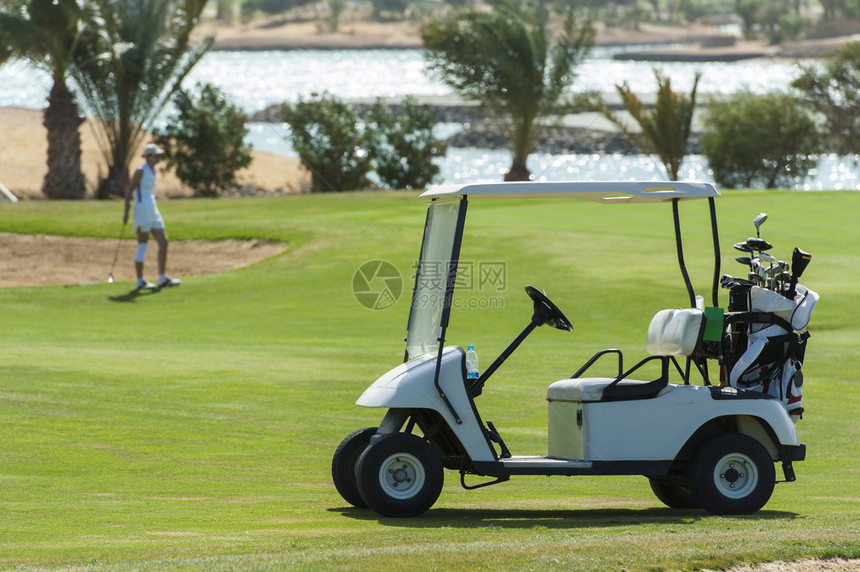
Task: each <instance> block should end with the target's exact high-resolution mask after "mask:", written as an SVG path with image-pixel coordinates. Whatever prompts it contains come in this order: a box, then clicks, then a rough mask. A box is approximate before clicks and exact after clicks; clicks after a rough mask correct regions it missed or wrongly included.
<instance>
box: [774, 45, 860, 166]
mask: <svg viewBox="0 0 860 572" xmlns="http://www.w3.org/2000/svg"><path fill="white" fill-rule="evenodd" d="M791 85H792V87H794V88H795V89H798V90H800V92H801V93H802V97H803V98H804V99H805V100H806V101H807V103H808V104H809V105H811V106H812V108H813V109H815V111H817V112H819V113H821V114H822V115H823V116H824V117H825V118H826V122H827V130H828V132H829V135H830V139H829V140H830V142H831V144H832V145H833V146H834V147H835V150H836V151H837V152H838V153H844V154H851V155H853V154H857V153H860V42H852V43H849V44H846V45H845V46H843V47H842V48H840V49H839V50H838V51H837V52H836V55H834V56H833V57H831V58H830V59H828V60H827V62H826V63H825V64H824V65H823V66H820V65H815V66H809V67H804V68H803V73H802V74H801V75H800V76H799V77H798V78H797V79H795V80H794V82H792V84H791Z"/></svg>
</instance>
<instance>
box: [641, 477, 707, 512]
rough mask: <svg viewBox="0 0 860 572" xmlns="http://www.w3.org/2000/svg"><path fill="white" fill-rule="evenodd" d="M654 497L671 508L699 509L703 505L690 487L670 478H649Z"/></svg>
mask: <svg viewBox="0 0 860 572" xmlns="http://www.w3.org/2000/svg"><path fill="white" fill-rule="evenodd" d="M648 482H649V483H650V484H651V490H652V491H654V496H656V497H657V499H658V500H659V501H660V502H662V503H663V504H664V505H666V506H668V507H669V508H699V507H700V506H701V505H700V504H699V501H698V500H697V499H696V497H695V496H694V495H693V492H692V491H691V490H690V487H689V485H684V484H683V483H681V482H679V480H677V479H671V478H669V477H648Z"/></svg>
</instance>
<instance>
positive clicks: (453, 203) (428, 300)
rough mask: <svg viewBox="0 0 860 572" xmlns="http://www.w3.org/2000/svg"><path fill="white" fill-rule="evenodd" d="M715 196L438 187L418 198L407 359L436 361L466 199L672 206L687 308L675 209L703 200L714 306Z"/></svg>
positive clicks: (649, 186) (646, 187) (667, 187)
mask: <svg viewBox="0 0 860 572" xmlns="http://www.w3.org/2000/svg"><path fill="white" fill-rule="evenodd" d="M719 195H720V193H719V191H718V190H717V188H716V186H714V185H713V184H710V183H695V182H683V183H680V182H623V181H612V182H604V181H591V182H588V181H571V182H506V183H478V184H468V185H442V186H438V187H434V188H431V189H429V190H428V191H427V192H425V193H423V194H422V195H421V197H422V198H429V199H430V203H429V206H428V209H427V219H426V222H425V225H424V238H423V241H422V244H421V254H420V258H419V260H418V266H417V270H416V273H415V287H414V289H413V292H412V305H411V308H410V313H409V325H408V328H407V334H406V356H405V357H406V359H407V360H409V359H411V358H414V357H416V356H419V355H421V354H426V353H433V352H440V355H441V350H442V346H443V344H444V341H445V329H446V328H447V327H448V318H449V316H450V313H451V300H452V299H453V292H454V284H455V279H456V277H457V265H458V261H459V257H460V244H461V241H462V237H463V228H464V225H465V218H466V206H467V202H468V201H467V197H468V198H481V199H484V198H564V197H577V198H581V199H587V200H591V201H595V202H600V203H604V204H630V203H654V202H662V203H666V202H671V203H672V204H673V211H674V215H675V235H676V242H677V246H678V258H679V262H680V265H681V271H682V274H683V275H684V281H685V283H686V285H687V289H688V292H689V293H690V299H691V305H694V304H695V295H694V293H693V288H692V285H691V284H690V280H689V277H688V276H687V271H686V268H685V266H684V261H683V253H682V249H681V239H680V223H679V220H678V211H677V208H678V202H679V201H682V200H686V199H701V198H707V199H708V200H709V201H710V203H711V223H712V227H713V234H714V249H715V270H714V285H713V291H714V292H713V296H714V299H715V302H714V305H715V306H716V305H717V304H716V288H717V282H718V277H719V245H718V238H717V231H716V214H715V211H714V206H713V199H714V197H718V196H719Z"/></svg>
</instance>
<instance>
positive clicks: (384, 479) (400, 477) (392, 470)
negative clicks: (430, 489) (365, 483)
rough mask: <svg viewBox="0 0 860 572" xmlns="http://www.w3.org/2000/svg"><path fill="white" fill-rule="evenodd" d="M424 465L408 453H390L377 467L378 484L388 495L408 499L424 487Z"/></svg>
mask: <svg viewBox="0 0 860 572" xmlns="http://www.w3.org/2000/svg"><path fill="white" fill-rule="evenodd" d="M425 478H426V477H425V472H424V465H422V464H421V462H420V461H419V460H418V459H417V458H416V457H414V456H413V455H410V454H408V453H398V454H397V455H391V456H390V457H388V458H387V459H385V461H383V463H382V466H380V468H379V484H380V485H381V486H382V490H383V491H384V492H385V494H387V495H388V496H390V497H393V498H397V499H408V498H410V497H413V496H415V495H416V494H417V493H418V491H420V490H421V489H422V487H424V480H425Z"/></svg>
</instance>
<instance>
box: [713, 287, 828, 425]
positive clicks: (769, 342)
mask: <svg viewBox="0 0 860 572" xmlns="http://www.w3.org/2000/svg"><path fill="white" fill-rule="evenodd" d="M816 302H818V294H816V293H815V292H813V291H812V290H809V289H807V288H805V287H803V286H801V285H799V284H798V285H797V294H796V296H795V297H794V299H793V300H791V299H789V298H786V297H785V296H783V295H782V294H780V293H778V292H774V291H773V290H768V289H766V288H761V287H759V286H751V285H743V286H741V285H739V286H735V287H733V288H732V289H731V290H730V291H729V312H728V313H727V314H726V321H725V326H726V330H725V335H724V343H725V348H724V351H725V354H724V355H725V358H726V365H727V371H728V379H727V380H726V381H727V382H728V384H729V385H730V386H732V387H736V388H739V389H748V390H753V391H761V392H762V393H766V394H768V395H771V396H773V397H775V398H777V399H780V400H781V401H782V402H783V404H785V406H786V408H787V409H788V413H789V415H790V416H791V418H792V420H794V421H795V422H796V421H797V419H799V418H800V416H801V415H802V414H803V403H802V401H801V397H802V392H803V373H802V371H801V368H802V367H803V358H804V355H805V353H806V341H807V340H808V339H809V332H808V331H807V326H808V325H809V319H810V317H811V315H812V310H813V308H814V307H815V304H816Z"/></svg>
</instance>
